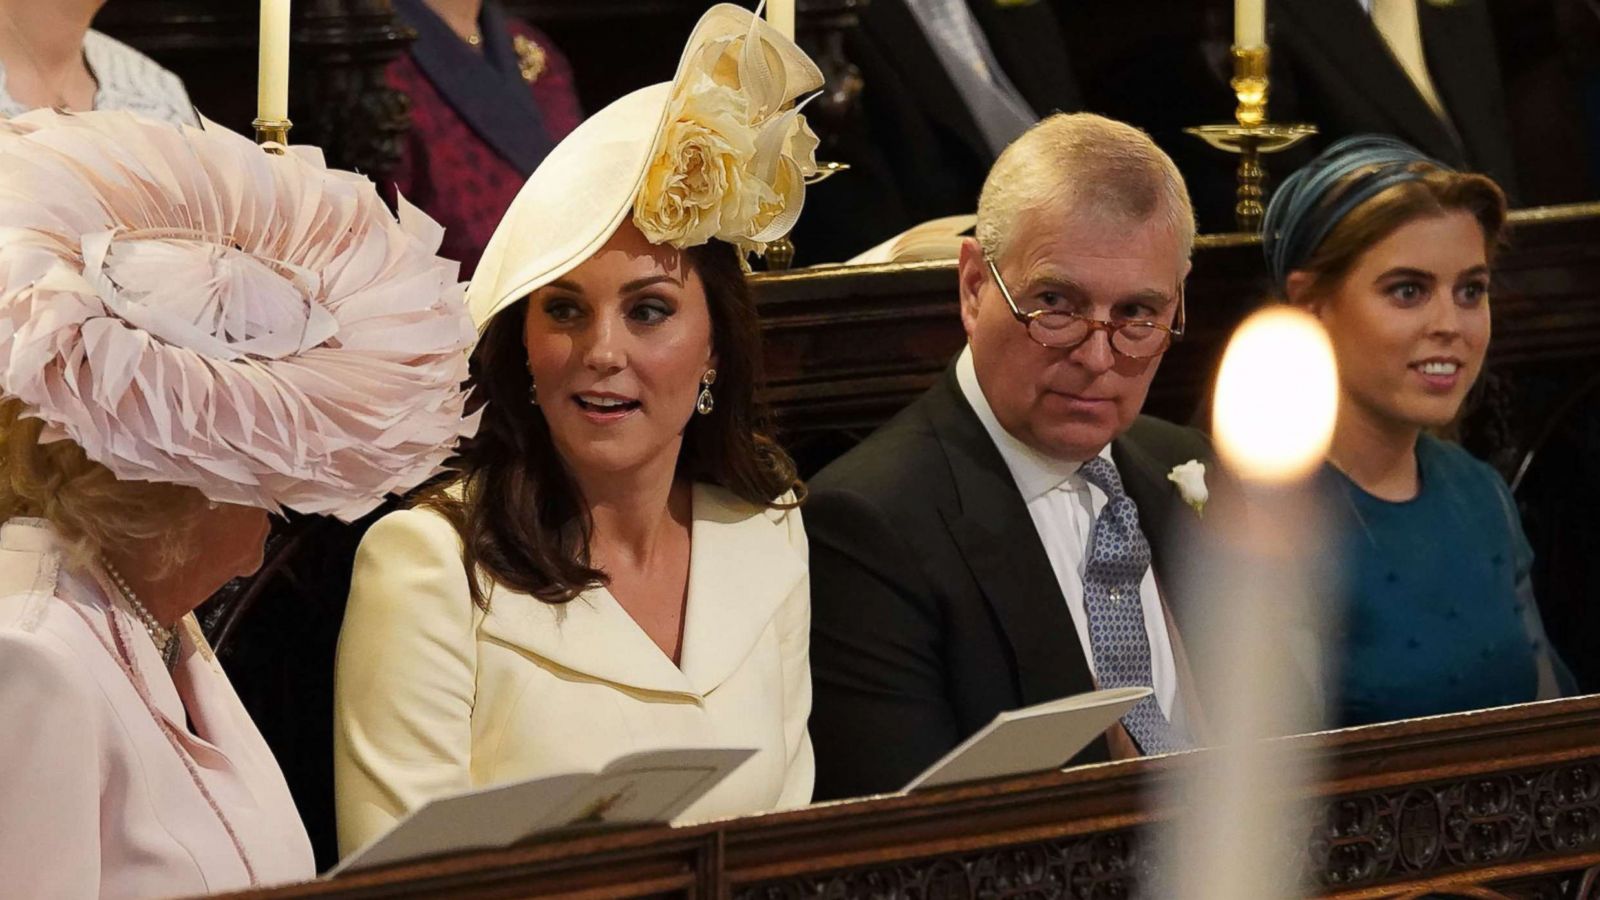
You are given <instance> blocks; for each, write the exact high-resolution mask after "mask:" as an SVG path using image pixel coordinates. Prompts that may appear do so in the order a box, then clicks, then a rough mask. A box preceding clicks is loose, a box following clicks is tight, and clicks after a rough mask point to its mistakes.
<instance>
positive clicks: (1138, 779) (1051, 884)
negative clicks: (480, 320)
mask: <svg viewBox="0 0 1600 900" xmlns="http://www.w3.org/2000/svg"><path fill="white" fill-rule="evenodd" d="M1279 743H1280V744H1281V748H1280V750H1281V752H1282V753H1285V754H1305V755H1307V756H1308V757H1310V759H1311V761H1312V762H1313V764H1314V765H1316V766H1317V767H1319V768H1321V769H1322V771H1323V772H1324V774H1323V776H1322V777H1321V778H1320V779H1319V780H1318V781H1317V782H1316V783H1315V784H1313V785H1310V786H1309V787H1308V790H1307V794H1306V795H1307V796H1309V797H1311V798H1314V803H1313V806H1312V811H1311V812H1310V813H1309V814H1308V815H1307V817H1306V819H1305V820H1304V822H1303V827H1302V831H1301V833H1300V835H1299V836H1298V837H1297V838H1296V839H1294V840H1289V841H1286V842H1285V843H1284V846H1285V847H1287V848H1289V849H1288V850H1287V851H1285V852H1290V853H1294V854H1295V855H1296V861H1297V862H1298V863H1299V865H1300V866H1301V867H1302V869H1303V871H1304V872H1305V875H1306V882H1307V884H1308V888H1307V895H1308V896H1318V897H1329V898H1343V900H1356V898H1377V897H1419V896H1459V897H1513V898H1526V900H1534V898H1538V900H1594V898H1595V897H1600V893H1597V889H1596V887H1595V879H1596V874H1595V872H1596V869H1595V867H1596V866H1600V697H1586V698H1579V699H1575V700H1564V701H1558V702H1552V703H1542V704H1531V705H1528V706H1521V707H1508V708H1505V709H1497V710H1488V711H1484V712H1478V713H1468V714H1463V715H1455V716H1444V717H1439V718H1433V719H1420V720H1415V721H1410V722H1398V723H1394V724H1391V725H1383V726H1373V727H1367V728H1359V729H1351V730H1348V731H1339V732H1329V733H1326V734H1321V735H1310V736H1306V737H1299V738H1291V739H1287V740H1284V741H1281V742H1279ZM1200 752H1201V753H1210V752H1226V751H1225V750H1218V751H1200ZM1197 761H1198V760H1197V754H1184V755H1178V756H1170V757H1158V758H1153V759H1143V760H1134V761H1129V762H1122V763H1111V764H1105V765H1098V766H1087V767H1083V768H1077V769H1069V770H1066V771H1062V772H1053V773H1049V774H1043V775H1036V776H1030V777H1024V778H1016V779H1010V780H1003V781H996V782H987V783H978V784H971V785H965V786H957V787H953V788H949V789H942V790H936V791H929V792H927V793H925V794H916V795H909V796H886V797H878V798H869V799H863V800H856V801H849V802H843V803H833V804H827V805H822V806H816V807H811V808H808V809H802V810H796V811H793V812H786V813H777V814H770V815H764V816H753V817H748V818H739V819H731V820H725V821H720V822H713V823H709V824H704V825H694V826H689V827H682V828H671V827H664V826H652V827H641V828H633V829H627V830H622V831H614V832H608V833H601V834H591V835H586V836H569V837H555V838H550V839H547V840H544V841H541V842H537V843H532V844H528V845H526V846H522V847H518V848H514V849H510V850H504V851H495V852H488V853H478V854H469V855H464V856H459V857H454V858H446V859H440V860H433V861H425V862H421V863H416V864H412V865H406V866H401V867H397V868H393V869H388V870H382V871H377V872H372V873H362V874H358V875H355V876H351V877H348V878H343V879H338V880H334V881H331V882H321V883H314V884H309V885H303V886H294V887H288V888H283V889H280V890H276V891H261V892H257V893H253V894H249V895H241V896H249V897H255V898H261V900H266V898H273V900H279V898H282V900H287V898H294V897H323V898H356V897H361V898H376V897H425V896H451V897H464V898H472V897H483V898H488V897H547V898H557V897H560V898H574V900H575V898H598V897H618V898H620V897H682V898H713V900H728V898H737V900H799V898H807V897H818V898H831V900H845V898H858V897H860V898H869V897H870V898H948V900H957V898H979V897H984V898H1020V897H1028V898H1034V897H1037V898H1082V900H1089V898H1127V897H1135V896H1140V895H1139V894H1138V893H1137V890H1138V887H1139V885H1141V884H1149V883H1150V880H1151V876H1152V873H1153V868H1154V853H1153V850H1152V847H1153V844H1154V843H1155V841H1154V840H1153V834H1154V833H1155V832H1156V831H1157V830H1158V829H1159V828H1161V827H1162V825H1163V823H1165V822H1167V821H1168V820H1169V819H1170V818H1171V816H1172V814H1173V811H1174V807H1173V806H1172V805H1171V804H1169V803H1164V802H1160V798H1163V797H1166V796H1167V792H1168V791H1169V789H1170V788H1171V786H1172V783H1173V781H1174V779H1175V778H1177V777H1178V776H1181V775H1182V774H1183V772H1184V770H1185V769H1187V768H1188V767H1189V766H1191V765H1193V764H1195V763H1196V762H1197ZM1218 812H1219V814H1223V812H1222V811H1218ZM1271 852H1274V851H1273V850H1270V849H1268V848H1259V849H1258V851H1257V854H1258V858H1261V859H1262V860H1263V861H1264V860H1265V858H1266V857H1265V854H1267V853H1271Z"/></svg>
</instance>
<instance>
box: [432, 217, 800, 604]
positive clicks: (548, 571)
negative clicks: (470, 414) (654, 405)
mask: <svg viewBox="0 0 1600 900" xmlns="http://www.w3.org/2000/svg"><path fill="white" fill-rule="evenodd" d="M684 255H685V259H686V261H687V262H688V263H689V265H690V266H691V267H692V268H693V269H694V270H695V271H696V272H698V273H699V275H700V280H701V282H702V283H703V284H704V285H705V291H706V301H707V305H708V306H709V307H710V311H711V340H712V346H714V347H715V348H716V351H717V384H716V387H715V389H714V390H715V394H716V404H715V406H714V408H713V409H712V411H711V414H710V415H705V416H702V415H698V414H696V415H693V416H691V421H690V422H689V424H688V426H687V427H686V428H685V431H684V440H683V447H682V449H681V451H680V452H679V455H678V469H677V471H678V475H679V477H682V478H687V479H690V480H692V481H704V482H709V483H711V484H715V485H719V486H721V487H723V488H726V489H727V490H729V491H731V492H733V493H734V494H735V495H737V496H738V497H740V498H741V499H743V500H745V501H747V502H749V503H751V504H752V505H755V506H758V507H767V508H790V507H793V506H796V505H798V503H799V502H800V500H801V499H803V497H804V493H805V489H804V486H803V485H802V484H801V482H800V480H799V477H798V476H797V475H796V473H795V465H794V461H793V460H791V459H790V458H789V455H788V454H787V453H785V452H784V450H783V448H782V447H780V446H778V443H777V441H776V440H774V439H773V437H772V435H771V425H770V417H769V415H768V413H767V410H766V409H765V408H764V406H762V405H761V404H760V403H758V402H757V400H756V391H757V389H758V388H759V387H760V385H761V383H762V365H761V332H760V324H759V322H758V320H757V318H756V311H755V305H754V303H753V302H752V300H751V298H750V289H749V286H748V285H747V284H746V282H745V276H744V270H743V269H742V268H741V266H740V263H739V256H738V253H737V251H735V250H734V248H733V247H732V246H731V245H728V244H724V243H721V242H718V241H713V242H711V243H709V244H705V245H703V246H699V247H694V248H691V249H689V250H686V251H684ZM527 309H528V300H527V299H526V298H524V299H523V300H522V301H520V302H518V303H516V304H515V305H513V306H510V307H507V308H506V309H505V310H503V311H501V312H500V313H499V314H498V315H496V316H495V317H494V319H493V320H491V321H490V323H489V327H488V328H487V329H485V331H484V333H483V335H482V337H481V338H480V339H479V341H478V346H477V349H476V350H475V351H474V352H473V359H472V381H473V385H472V395H471V399H470V401H469V404H470V408H474V409H475V408H479V407H482V408H483V411H484V412H483V422H482V425H481V427H480V428H479V429H478V434H477V436H476V437H474V438H473V439H472V440H470V441H467V442H465V443H463V445H462V447H461V449H460V451H459V452H458V454H457V456H456V458H455V459H454V460H453V461H452V464H451V468H452V470H453V474H452V476H451V477H449V478H447V479H446V480H444V481H442V482H439V483H436V484H435V485H432V486H430V487H429V488H428V489H426V490H424V491H423V492H422V493H421V494H419V495H418V496H417V499H416V501H415V504H414V505H416V506H420V507H424V508H428V509H432V510H434V511H436V512H438V513H440V514H441V515H443V516H444V517H445V518H446V519H447V520H449V522H450V523H451V524H452V525H453V526H455V529H456V532H457V533H458V534H459V535H460V536H461V548H462V549H461V556H462V562H463V563H464V564H465V566H466V569H467V583H468V585H469V586H470V589H471V592H472V601H473V602H474V603H476V604H477V605H478V606H480V607H482V608H484V609H487V608H488V606H489V589H488V588H487V587H486V586H485V585H484V584H483V583H482V582H481V580H480V576H483V577H487V579H488V580H489V581H491V582H493V583H497V584H500V585H504V586H505V587H507V588H510V589H512V590H515V591H520V592H522V593H525V594H529V595H531V596H533V597H536V598H538V599H540V600H542V601H544V602H546V603H566V602H567V601H569V600H572V599H573V598H574V597H577V596H578V595H579V594H580V593H582V592H583V591H585V590H588V589H591V588H593V587H598V586H600V585H604V584H605V583H606V581H607V578H606V574H605V573H604V572H602V571H600V570H599V569H597V568H595V567H594V566H592V565H590V554H589V544H590V540H591V537H592V522H591V521H590V519H589V512H588V508H587V506H586V505H585V503H584V499H583V495H582V493H581V492H580V490H579V488H578V485H577V483H576V482H575V481H574V480H573V479H572V477H571V476H570V475H569V474H568V473H567V471H566V469H565V467H564V466H563V465H562V462H561V458H560V455H559V453H558V452H557V451H556V448H555V444H554V443H553V442H552V441H551V438H550V429H549V426H548V425H547V424H546V423H545V419H544V416H543V414H541V413H540V412H539V410H538V407H536V406H534V405H532V404H531V403H530V402H529V393H530V391H531V389H532V387H533V380H532V376H531V375H529V374H528V353H527V349H526V348H525V347H524V346H523V340H522V337H523V328H524V324H525V319H526V317H527ZM791 492H792V493H793V497H794V499H793V500H790V499H788V495H789V494H790V493H791ZM574 526H576V527H574Z"/></svg>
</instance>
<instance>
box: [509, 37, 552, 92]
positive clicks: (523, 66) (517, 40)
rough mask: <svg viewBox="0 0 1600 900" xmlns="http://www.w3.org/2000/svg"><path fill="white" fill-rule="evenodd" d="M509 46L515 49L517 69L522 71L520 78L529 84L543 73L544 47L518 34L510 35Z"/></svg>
mask: <svg viewBox="0 0 1600 900" xmlns="http://www.w3.org/2000/svg"><path fill="white" fill-rule="evenodd" d="M511 46H512V47H514V48H516V51H517V69H518V70H519V71H521V72H522V80H523V81H526V82H527V83H529V84H533V83H534V82H535V81H538V80H539V76H540V75H543V74H544V64H545V55H544V48H543V47H541V46H539V45H538V44H536V43H534V42H533V41H530V40H528V39H527V38H525V37H523V36H522V35H520V34H518V35H514V36H513V37H512V39H511Z"/></svg>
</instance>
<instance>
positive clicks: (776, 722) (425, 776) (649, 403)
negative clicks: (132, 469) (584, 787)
mask: <svg viewBox="0 0 1600 900" xmlns="http://www.w3.org/2000/svg"><path fill="white" fill-rule="evenodd" d="M821 83H822V79H821V76H820V73H819V72H818V71H817V69H816V67H815V66H814V65H813V64H812V63H811V61H810V60H809V59H807V58H806V57H805V55H804V54H802V53H801V52H800V51H799V49H798V48H796V47H795V46H794V44H793V43H791V42H790V41H789V40H787V39H786V38H784V37H782V36H781V35H780V34H778V33H777V32H775V31H774V30H773V29H771V28H770V27H768V26H767V25H766V24H765V23H764V22H762V21H761V20H759V19H757V18H755V17H753V16H752V15H751V14H750V13H749V12H748V11H745V10H741V9H739V8H737V7H732V6H727V5H719V6H716V7H713V8H712V9H711V10H710V11H708V12H707V13H706V15H705V17H704V18H703V19H702V20H701V21H700V23H699V25H698V26H697V27H696V29H695V31H694V34H693V36H692V37H691V38H690V41H689V45H688V48H687V50H685V52H684V55H683V58H682V61H681V62H680V65H679V70H678V73H677V76H676V78H675V79H674V80H673V81H672V82H670V83H663V84H657V85H654V86H652V87H648V88H644V89H642V90H640V91H636V92H634V93H632V94H630V95H628V96H626V97H623V98H622V99H620V100H618V101H616V102H615V103H613V104H612V105H611V106H609V107H607V108H605V109H603V110H601V111H600V112H599V113H598V114H596V115H595V116H594V117H592V118H591V119H589V120H588V121H587V122H585V123H584V124H583V125H581V126H580V127H579V128H578V129H577V130H576V131H574V132H573V133H572V134H571V135H570V136H569V137H567V139H566V140H564V141H563V142H562V143H561V144H560V145H558V146H557V147H556V148H555V150H554V151H553V152H552V153H551V155H550V156H549V157H548V158H547V159H546V161H545V162H544V163H543V164H542V165H541V166H540V168H539V169H538V170H537V171H536V172H535V173H534V174H533V176H532V177H531V178H530V179H529V181H528V183H527V184H526V185H525V186H524V188H523V190H522V192H521V194H520V195H519V196H518V198H517V200H516V202H515V203H514V204H513V206H512V207H511V209H510V211H509V212H508V213H507V215H506V217H505V219H504V220H503V221H502V222H501V224H500V226H499V229H498V230H497V231H496V233H495V235H494V237H493V239H492V240H491V241H490V243H489V246H488V249H487V252H486V253H485V256H484V259H483V262H482V263H481V265H480V266H479V268H478V270H477V274H476V276H475V278H474V280H473V282H472V284H471V286H470V288H469V290H468V300H469V303H470V305H471V307H472V311H473V317H474V319H475V320H476V321H477V323H478V327H479V330H480V333H481V337H480V339H479V343H478V349H477V355H476V360H475V365H476V371H475V383H476V389H475V390H476V395H475V396H476V397H478V398H479V399H481V400H482V401H484V403H485V404H486V406H485V407H484V413H483V415H484V419H483V428H482V430H481V432H480V434H479V436H478V438H477V439H475V440H474V441H472V442H471V443H470V444H468V445H467V446H465V448H464V450H463V452H462V454H461V457H460V461H459V462H460V466H459V472H458V473H457V475H456V477H455V478H454V479H453V480H452V481H450V482H449V483H448V484H447V485H446V486H444V487H443V488H441V489H440V490H437V491H434V492H432V493H429V494H427V495H425V497H424V498H423V499H422V500H421V502H420V503H418V504H417V505H416V506H415V508H412V509H409V510H406V511H402V512H398V513H394V514H392V515H389V516H387V517H385V518H383V519H382V520H380V521H379V522H378V523H377V524H376V525H375V526H374V527H373V528H372V529H371V531H369V532H368V533H367V535H366V538H365V540H364V541H363V543H362V545H361V548H360V550H359V552H358V553H357V557H356V563H355V572H354V579H353V583H352V587H351V593H350V601H349V606H348V608H347V612H346V617H345V622H344V628H343V631H342V633H341V636H340V646H339V655H338V664H337V678H336V697H335V715H336V726H335V777H336V782H335V786H336V791H337V806H338V811H339V838H340V845H341V850H342V851H343V852H344V853H349V852H351V851H352V850H355V849H357V848H358V847H359V846H361V845H362V844H364V843H366V842H368V841H370V840H371V839H373V838H374V837H376V836H378V835H380V834H381V833H383V832H384V831H385V830H387V829H388V828H389V827H391V826H392V825H393V824H394V823H395V821H396V820H397V819H399V818H400V817H402V816H403V815H405V814H406V812H407V811H409V810H411V809H413V808H415V807H416V806H417V805H419V804H420V803H422V802H424V801H426V800H428V799H430V798H433V797H436V796H439V795H441V794H447V793H451V792H455V791H460V790H464V789H468V788H472V787H477V786H482V785H487V784H493V783H496V782H504V781H510V780H517V779H524V778H530V777H535V776H539V775H543V774H554V773H559V772H573V771H585V770H593V769H595V768H598V767H599V766H601V765H603V764H604V763H605V762H607V761H608V760H610V759H611V758H613V757H616V756H620V755H622V754H624V753H627V752H630V751H634V750H640V749H646V748H656V747H695V746H722V747H749V748H754V749H756V750H758V751H759V752H758V753H757V754H756V755H755V756H754V757H753V758H751V759H750V760H749V761H748V762H746V763H745V764H744V766H743V767H742V768H741V769H739V770H738V771H736V772H734V773H733V775H731V776H730V777H729V778H728V779H727V780H726V781H724V782H722V783H721V784H719V785H718V786H717V787H716V788H715V789H714V790H713V791H711V792H710V793H709V794H707V795H706V796H705V797H704V798H702V799H701V800H700V801H699V802H697V803H696V804H695V805H694V806H692V807H691V808H690V809H689V810H688V811H687V813H686V816H688V817H691V818H701V817H707V816H715V815H732V814H741V813H752V812H758V811H763V810H770V809H774V808H778V807H788V806H797V805H802V804H804V803H806V802H808V801H809V799H810V796H811V784H812V755H811V745H810V741H809V739H808V737H807V735H806V717H807V715H808V714H809V711H810V705H811V685H810V672H809V668H808V663H807V653H808V641H809V637H808V632H809V609H810V606H809V604H810V597H809V579H808V575H807V558H806V543H805V535H804V532H803V530H802V528H801V522H800V513H799V510H798V509H797V508H796V506H797V503H798V499H797V493H798V492H799V490H800V484H799V482H798V481H797V479H796V477H795V470H794V465H793V463H792V462H791V461H790V460H789V458H788V457H787V456H786V455H785V454H784V452H783V451H782V450H781V449H780V448H779V447H778V446H777V445H776V444H775V443H774V442H773V441H772V439H771V438H770V437H769V436H768V435H767V434H766V431H765V420H764V416H763V415H762V412H761V410H760V408H759V407H758V405H757V403H756V400H755V389H756V386H757V384H758V382H759V377H760V368H761V367H760V343H759V336H758V330H757V322H756V316H755V310H754V307H753V305H752V303H751V301H750V297H749V295H748V292H747V288H746V286H745V282H744V276H743V271H742V268H741V265H740V253H741V252H742V251H746V250H752V249H760V248H761V246H762V245H763V243H764V242H766V241H770V240H773V239H775V238H777V237H779V236H781V235H782V234H784V233H785V232H786V231H787V230H788V229H789V227H790V226H791V225H792V224H793V222H794V220H795V218H796V217H797V216H798V214H799V211H800V203H801V198H802V193H803V189H804V179H805V177H806V176H807V175H809V174H811V173H812V172H813V171H814V169H815V162H814V159H813V156H812V154H813V151H814V149H815V147H816V139H815V137H814V136H813V135H812V134H811V132H810V130H809V129H808V128H807V127H806V126H805V123H804V120H803V119H802V118H801V117H800V116H799V114H798V112H797V111H796V110H795V108H794V105H793V104H794V101H795V99H796V98H797V97H799V96H800V95H802V94H804V93H807V92H810V91H813V90H815V89H816V88H818V87H820V85H821Z"/></svg>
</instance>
